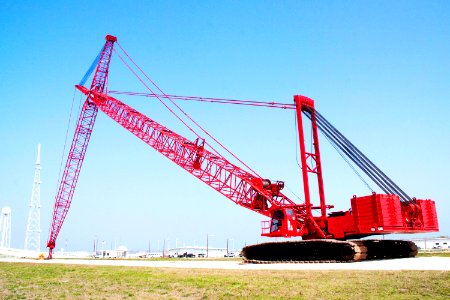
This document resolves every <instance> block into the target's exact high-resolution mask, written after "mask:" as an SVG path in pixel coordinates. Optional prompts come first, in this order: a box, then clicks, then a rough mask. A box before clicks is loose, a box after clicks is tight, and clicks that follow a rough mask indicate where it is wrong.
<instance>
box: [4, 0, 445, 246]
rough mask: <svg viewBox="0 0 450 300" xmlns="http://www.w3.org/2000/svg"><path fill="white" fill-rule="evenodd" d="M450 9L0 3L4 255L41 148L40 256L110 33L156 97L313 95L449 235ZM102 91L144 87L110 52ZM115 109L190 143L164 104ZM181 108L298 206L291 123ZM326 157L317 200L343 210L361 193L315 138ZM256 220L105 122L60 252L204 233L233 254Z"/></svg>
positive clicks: (208, 107) (17, 236) (272, 113)
mask: <svg viewBox="0 0 450 300" xmlns="http://www.w3.org/2000/svg"><path fill="white" fill-rule="evenodd" d="M449 13H450V4H449V3H448V1H395V2H392V1H322V2H320V1H221V2H220V1H111V2H109V3H108V4H105V2H104V1H64V4H60V5H55V3H54V2H50V1H20V3H18V1H3V2H2V3H1V4H0V20H1V23H2V26H0V34H1V36H2V42H1V43H0V54H1V55H0V68H1V70H2V71H1V72H0V82H1V86H2V89H1V99H2V100H1V104H2V118H0V128H1V130H0V140H1V141H2V147H1V149H2V150H1V152H0V154H1V165H2V170H1V172H0V207H3V206H10V207H11V208H12V223H13V225H12V227H13V236H12V246H13V247H17V248H21V247H23V243H24V238H25V229H26V220H27V214H28V204H29V199H30V194H31V188H32V179H33V174H34V161H35V158H36V157H35V156H36V147H37V144H38V143H41V144H42V157H41V160H42V188H41V203H42V210H41V227H42V236H41V239H42V249H43V248H44V246H45V242H46V240H47V237H48V228H49V225H50V219H51V213H52V206H53V201H54V196H55V191H56V185H57V181H58V177H59V166H60V163H61V153H62V149H63V145H64V141H65V131H66V127H67V123H68V118H69V112H70V106H71V102H72V98H73V95H74V88H73V85H74V84H76V83H78V82H79V81H80V79H81V78H82V76H83V75H84V73H85V71H86V70H87V68H88V67H89V65H90V63H91V62H92V60H93V59H94V58H95V56H96V55H97V53H98V51H99V49H100V48H101V47H102V45H103V44H104V36H105V35H106V34H113V35H116V36H117V37H118V40H119V43H120V44H121V45H122V47H124V49H125V50H126V51H127V52H128V53H129V54H130V55H131V56H132V57H133V58H134V59H135V60H136V61H137V62H138V64H139V65H140V66H141V67H142V68H143V69H144V70H145V71H146V72H147V73H148V74H149V75H150V77H151V78H152V79H153V80H155V81H156V82H157V83H158V84H159V86H160V87H161V88H162V89H163V90H164V91H165V92H166V93H172V94H178V95H199V96H211V97H224V98H235V99H254V100H263V101H271V100H273V101H278V102H286V103H291V102H292V96H293V95H294V94H303V95H306V96H308V97H311V98H313V99H315V100H316V107H317V109H318V110H319V111H320V112H321V113H322V114H323V115H324V116H325V117H326V118H327V119H328V120H329V121H330V122H331V123H333V124H334V125H335V126H336V127H337V128H339V129H340V130H341V132H343V133H344V134H345V135H346V136H347V137H348V138H349V139H350V140H351V141H352V142H353V143H354V144H356V145H357V146H358V147H359V148H360V149H361V150H362V151H363V152H364V153H365V154H366V155H367V156H368V157H369V158H371V159H372V161H374V162H375V163H376V164H377V165H378V166H379V167H380V168H381V169H382V170H384V171H385V173H387V174H388V175H389V176H390V177H391V178H392V179H393V180H394V181H395V182H396V183H397V184H398V185H399V186H400V187H401V188H403V189H404V190H405V191H406V192H407V193H408V194H410V195H412V196H415V197H418V198H431V199H434V200H436V203H437V207H438V213H439V217H440V220H439V221H440V227H441V232H440V233H438V234H439V235H449V234H450V221H449V220H448V218H446V215H447V214H448V212H449V211H450V201H448V199H449V192H448V184H449V176H448V170H449V169H450V119H449V117H448V115H449V113H450V104H449V100H450V90H449V88H448V83H449V82H450V71H449V70H450V57H449V53H450V38H449V37H450V20H449V18H448V15H449ZM109 87H110V89H114V90H123V91H145V90H144V88H142V87H141V86H140V85H139V84H138V83H137V82H136V80H135V79H133V77H132V76H131V74H130V73H129V71H127V69H126V68H125V67H124V66H123V65H122V64H121V63H120V61H119V59H118V57H117V56H113V61H112V64H111V69H110V82H109ZM80 99H81V97H80V94H79V93H77V94H75V106H77V105H78V103H79V101H80ZM121 99H122V100H124V101H125V102H126V103H128V104H130V105H132V106H134V107H136V108H137V109H138V110H140V111H142V112H143V113H145V114H146V115H148V116H149V117H151V118H154V119H155V120H156V121H158V122H160V123H162V124H164V125H166V126H168V127H169V128H171V129H172V130H174V131H176V132H180V133H183V134H184V133H185V131H184V130H183V129H182V128H181V126H180V125H179V124H178V123H177V122H176V121H174V120H173V118H170V117H169V115H168V114H167V112H166V111H165V110H164V109H163V108H162V107H161V105H158V104H157V103H155V102H152V101H150V100H146V99H143V98H126V97H121ZM182 106H183V108H184V109H186V110H187V111H188V112H189V113H190V114H191V115H192V116H193V117H194V118H195V119H196V120H198V121H199V122H200V123H201V124H203V125H204V126H205V127H206V128H207V129H208V130H209V131H210V132H212V133H213V135H214V136H215V137H217V138H218V139H219V140H220V141H222V142H223V143H224V144H225V145H226V146H227V147H229V148H230V149H231V150H232V151H233V152H234V153H235V154H236V155H237V156H239V157H240V158H241V159H242V160H243V161H245V162H246V163H247V164H248V165H250V166H251V167H252V168H253V169H255V170H256V171H257V172H258V173H259V174H261V175H263V176H264V177H268V178H271V179H279V180H284V181H285V182H286V185H287V187H288V188H289V189H290V190H292V191H293V192H295V193H296V194H297V195H300V197H301V198H303V195H302V192H301V191H302V185H301V180H300V169H299V168H298V166H297V164H296V158H295V157H296V136H295V128H294V115H293V112H291V111H284V110H275V109H264V108H248V107H240V106H239V107H235V106H231V107H228V106H220V105H214V104H199V103H182ZM74 118H76V116H74ZM72 134H73V128H71V129H70V134H69V136H70V137H69V141H68V142H69V143H70V140H71V137H72ZM186 137H187V138H190V139H192V138H193V137H192V136H190V135H189V134H186ZM321 146H322V159H323V165H324V180H325V192H326V196H327V201H328V202H329V203H330V204H334V205H335V206H336V208H337V209H339V210H344V209H348V208H349V206H350V198H351V196H352V195H354V194H356V195H366V194H368V193H369V191H368V190H367V188H365V186H364V184H362V183H361V182H360V181H359V179H358V178H357V177H356V176H355V175H354V174H353V172H352V171H351V170H350V169H349V168H348V167H347V165H346V164H345V163H344V162H343V161H342V159H341V158H340V157H339V155H338V154H337V153H336V152H335V151H334V150H333V149H332V148H331V146H329V145H328V142H326V141H325V139H324V138H323V137H322V142H321ZM261 220H263V217H262V216H259V215H258V214H256V213H254V212H252V211H249V210H245V209H243V208H241V207H238V206H236V205H234V204H233V203H232V202H231V201H229V200H227V199H226V198H224V197H223V196H221V195H219V194H217V193H216V192H214V191H213V190H212V189H210V188H209V187H207V186H205V185H204V184H203V183H201V182H199V181H198V180H197V179H195V178H193V177H191V176H190V175H189V174H187V173H186V172H184V171H183V170H182V169H180V168H179V167H178V166H176V165H174V164H173V163H172V162H170V161H168V160H167V159H166V158H164V157H163V156H161V155H160V154H158V153H156V152H155V151H154V150H152V149H150V148H149V147H148V146H147V145H145V144H144V143H142V142H140V141H139V140H138V139H136V138H135V137H134V136H132V135H131V134H129V133H128V132H126V131H125V130H124V129H123V128H121V127H120V126H119V125H117V124H115V123H114V122H113V121H111V120H109V119H108V118H107V117H106V116H104V115H103V114H99V116H98V118H97V122H96V125H95V128H94V133H93V135H92V138H91V143H90V145H89V148H88V151H87V155H86V159H85V162H84V165H83V170H82V172H81V174H80V180H79V183H78V187H77V191H76V193H75V196H74V199H73V203H72V207H71V209H70V212H69V214H68V217H67V219H66V222H65V224H64V226H63V228H62V230H61V233H60V236H59V240H58V244H57V249H59V248H60V247H67V249H68V250H82V249H85V250H90V249H92V244H93V240H94V239H95V238H98V239H99V240H100V241H103V240H104V241H105V243H106V244H107V245H110V244H111V243H113V242H114V241H116V243H117V244H124V245H126V246H128V247H129V248H130V249H146V248H147V247H148V242H149V241H150V243H151V247H152V249H153V250H156V248H158V246H157V245H158V244H160V247H162V241H163V240H164V239H168V240H169V245H170V246H174V244H175V241H176V242H177V243H179V244H186V245H188V244H189V245H193V244H198V245H200V244H202V245H203V244H205V243H206V235H207V234H214V237H211V239H210V245H212V246H214V247H225V245H226V239H227V238H232V239H233V240H234V243H235V245H236V246H242V245H244V244H245V243H247V244H250V243H255V242H257V241H262V240H263V239H262V238H261V237H260V236H259V234H260V221H261ZM432 235H437V234H432Z"/></svg>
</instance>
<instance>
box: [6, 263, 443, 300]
mask: <svg viewBox="0 0 450 300" xmlns="http://www.w3.org/2000/svg"><path fill="white" fill-rule="evenodd" d="M449 282H450V272H439V271H248V270H245V271H244V270H204V269H195V270H190V269H157V268H141V267H139V268H136V267H135V268H132V267H108V266H74V265H56V264H52V265H44V264H26V263H0V298H1V299H33V298H34V299H41V298H50V299H61V298H67V299H73V298H84V299H85V298H95V299H121V298H134V299H143V298H147V299H148V298H153V299H156V298H158V299H161V298H165V299H175V298H193V299H216V298H220V299H227V298H259V299H264V298H278V299H279V298H296V299H380V298H386V299H418V298H433V299H449V296H450V288H449Z"/></svg>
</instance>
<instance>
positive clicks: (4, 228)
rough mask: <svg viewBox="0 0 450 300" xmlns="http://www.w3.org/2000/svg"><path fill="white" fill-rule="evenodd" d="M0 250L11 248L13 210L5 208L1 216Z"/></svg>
mask: <svg viewBox="0 0 450 300" xmlns="http://www.w3.org/2000/svg"><path fill="white" fill-rule="evenodd" d="M0 233H1V234H2V236H1V239H0V248H11V208H9V207H7V206H6V207H3V208H2V215H1V216H0Z"/></svg>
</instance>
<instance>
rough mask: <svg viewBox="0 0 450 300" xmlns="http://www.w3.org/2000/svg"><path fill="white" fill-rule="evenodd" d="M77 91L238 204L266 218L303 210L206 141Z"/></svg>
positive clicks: (93, 94) (111, 101)
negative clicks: (274, 213)
mask: <svg viewBox="0 0 450 300" xmlns="http://www.w3.org/2000/svg"><path fill="white" fill-rule="evenodd" d="M77 88H78V89H79V90H80V91H81V92H83V93H84V94H86V95H88V97H89V99H90V100H91V101H92V102H93V103H95V105H96V106H97V107H98V108H99V109H100V110H101V111H103V112H104V113H105V114H106V115H108V116H109V117H110V118H112V119H113V120H115V121H116V122H117V123H119V124H120V125H121V126H123V127H124V128H125V129H127V130H128V131H130V132H131V133H132V134H134V135H135V136H137V137H138V138H139V139H141V140H142V141H144V142H145V143H146V144H148V145H149V146H151V147H152V148H154V149H155V150H157V151H158V152H160V153H161V154H163V155H164V156H166V157H167V158H168V159H170V160H171V161H173V162H174V163H176V164H177V165H179V166H180V167H182V168H183V169H185V170H186V171H187V172H189V173H190V174H192V175H194V176H195V177H197V178H198V179H200V180H201V181H203V182H204V183H206V184H207V185H209V186H210V187H212V188H213V189H215V190H216V191H218V192H219V193H221V194H222V195H224V196H225V197H227V198H228V199H230V200H232V201H233V202H234V203H236V204H238V205H240V206H243V207H245V208H248V209H251V210H253V211H256V212H258V213H260V214H262V215H265V216H271V212H272V211H273V210H274V209H275V208H278V207H292V208H296V209H300V210H303V205H297V204H295V203H294V202H293V201H292V200H290V199H289V198H288V197H286V196H285V195H283V193H281V189H282V188H283V183H282V182H275V183H272V182H270V181H269V180H267V179H261V178H259V177H255V176H254V175H252V174H250V173H248V172H246V171H244V170H242V169H241V168H239V167H237V166H235V165H233V164H232V163H230V162H229V161H227V160H226V159H225V158H223V157H221V156H218V155H217V154H214V153H211V152H209V151H208V150H206V149H205V148H204V147H203V141H201V140H199V139H197V140H195V141H190V140H188V139H186V138H184V137H182V136H180V135H178V134H177V133H175V132H173V131H171V130H170V129H168V128H166V127H164V126H163V125H161V124H159V123H157V122H155V121H154V120H152V119H150V118H149V117H147V116H145V115H143V114H141V113H139V112H138V111H136V110H135V109H134V108H132V107H130V106H128V105H126V104H125V103H123V102H121V101H119V100H117V99H115V98H113V97H111V96H108V95H105V94H101V93H98V92H95V91H89V90H88V89H87V88H85V87H83V86H77Z"/></svg>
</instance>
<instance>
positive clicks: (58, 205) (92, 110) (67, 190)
mask: <svg viewBox="0 0 450 300" xmlns="http://www.w3.org/2000/svg"><path fill="white" fill-rule="evenodd" d="M116 41H117V38H116V37H114V36H111V35H107V36H106V42H105V45H104V46H103V49H102V51H101V53H100V59H99V62H98V65H97V69H96V71H95V74H94V78H93V80H92V84H91V88H90V91H92V92H100V93H101V92H103V91H104V90H105V87H106V82H107V78H108V69H109V63H110V61H111V55H112V51H113V46H114V42H116ZM97 113H98V108H97V106H96V105H95V103H93V102H92V101H91V99H90V98H89V97H88V98H87V99H86V101H85V102H84V104H83V107H82V109H81V112H80V116H79V118H78V122H77V126H76V129H75V134H74V137H73V140H72V145H71V147H70V150H69V154H68V157H67V161H66V165H65V168H64V172H63V175H62V178H61V181H60V182H59V188H58V192H57V194H56V197H55V204H54V208H53V216H52V225H51V227H50V235H49V239H48V241H47V247H48V248H49V258H51V257H52V253H53V249H54V248H55V242H56V239H57V237H58V234H59V231H60V230H61V226H62V225H63V223H64V219H65V218H66V215H67V212H68V211H69V208H70V204H71V202H72V197H73V193H74V192H75V188H76V184H77V181H78V176H79V174H80V171H81V166H82V164H83V160H84V156H85V154H86V149H87V146H88V144H89V139H90V137H91V134H92V129H93V127H94V123H95V119H96V117H97Z"/></svg>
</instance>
